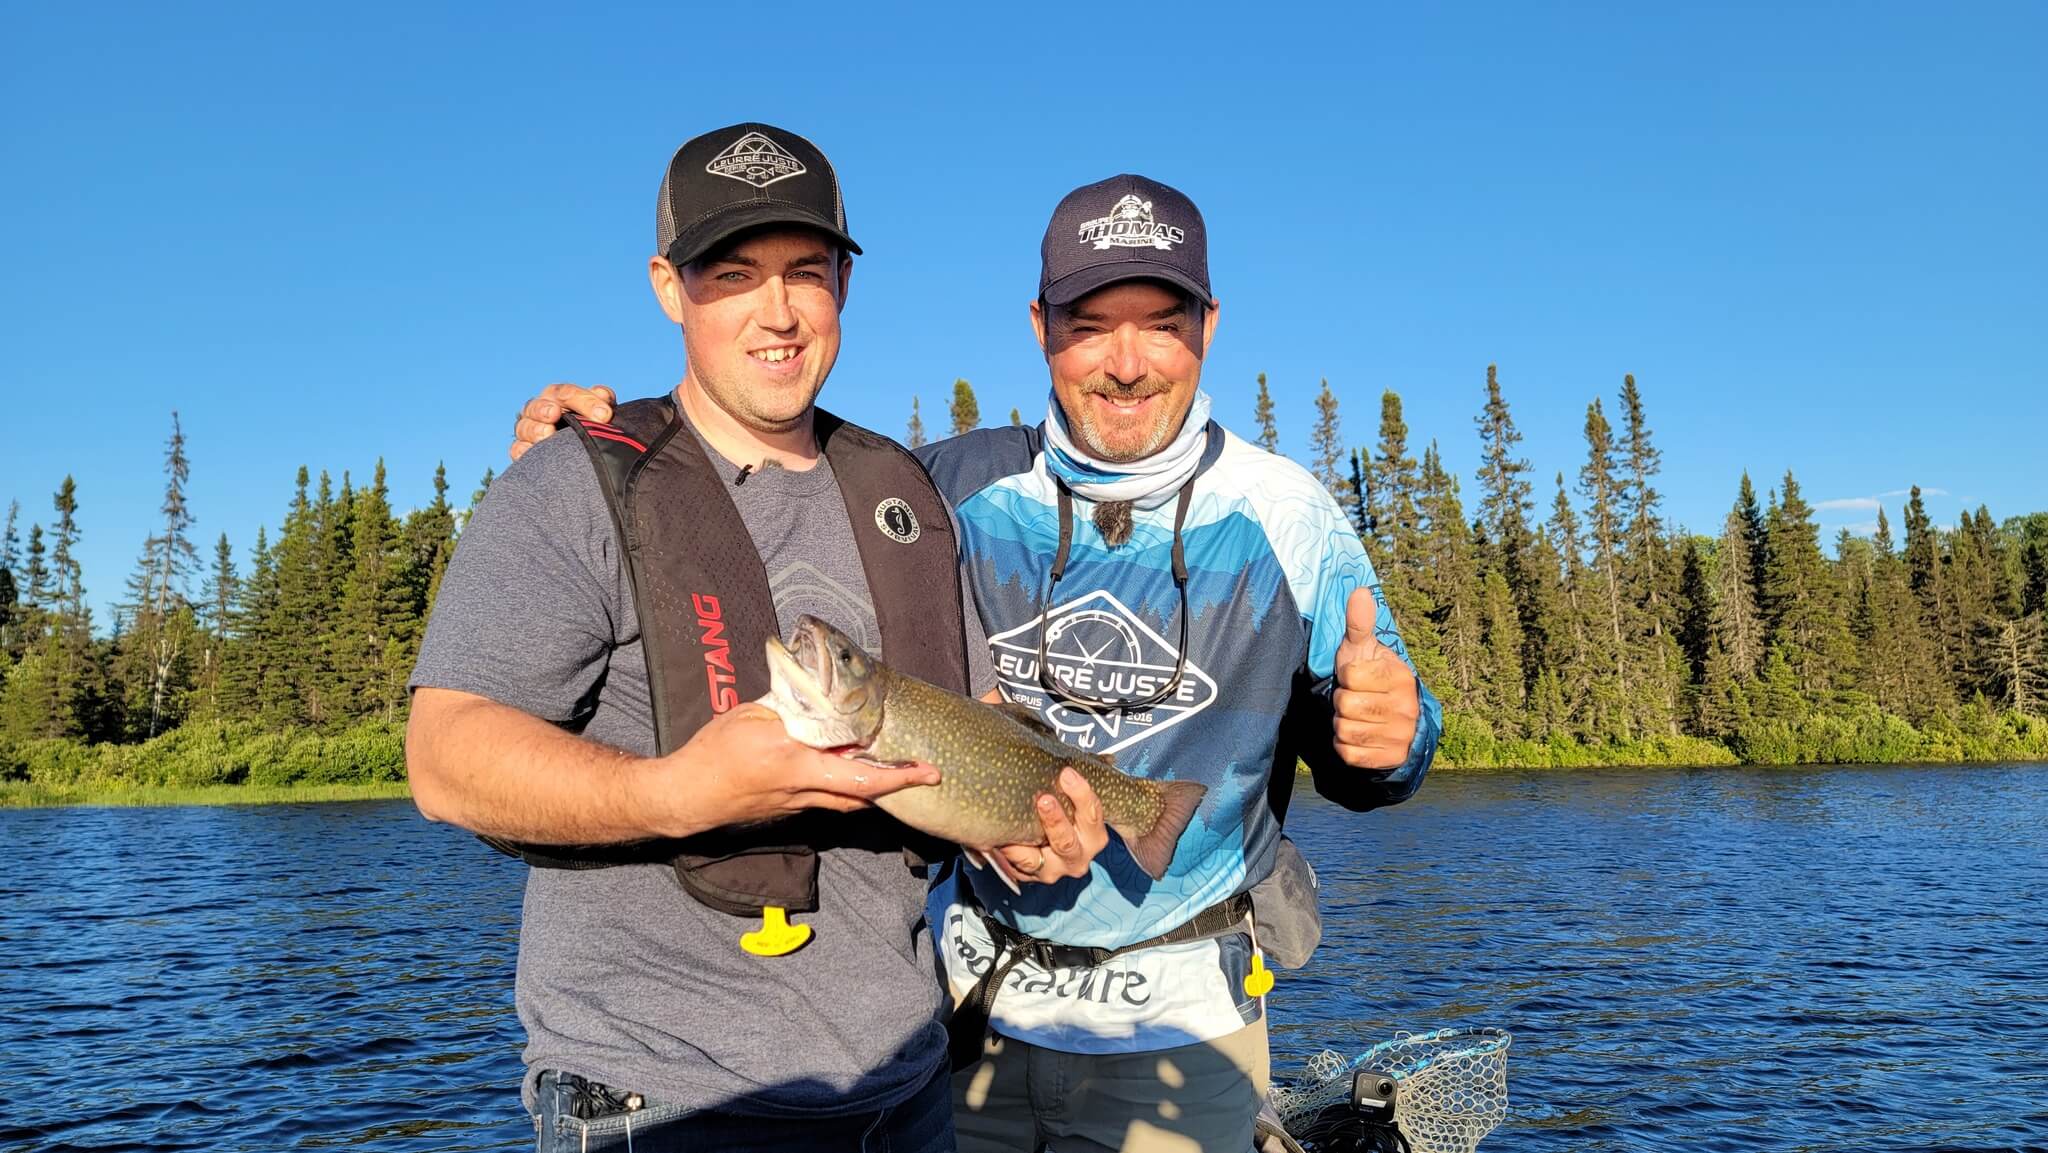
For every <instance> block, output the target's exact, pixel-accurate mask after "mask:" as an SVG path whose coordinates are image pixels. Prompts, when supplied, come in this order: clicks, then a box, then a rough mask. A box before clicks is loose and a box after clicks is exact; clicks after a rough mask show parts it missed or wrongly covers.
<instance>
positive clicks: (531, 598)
mask: <svg viewBox="0 0 2048 1153" xmlns="http://www.w3.org/2000/svg"><path fill="white" fill-rule="evenodd" d="M623 583H624V577H623V568H622V567H621V565H620V563H619V559H618V550H617V542H616V539H615V533H614V529H613V527H612V521H611V515H610V513H609V512H608V511H607V510H606V508H605V505H604V497H603V495H602V493H601V491H600V490H599V488H598V482H597V474H596V471H595V470H594V469H593V468H592V467H591V465H590V460H589V456H588V453H587V451H586V450H585V449H584V447H583V445H582V442H581V441H580V440H578V439H577V438H576V437H574V436H557V437H550V438H549V439H548V440H546V441H543V442H542V443H540V444H538V445H535V446H534V447H533V448H532V449H531V450H530V451H528V452H527V453H526V455H525V456H524V457H522V458H521V459H520V460H519V461H517V462H516V463H514V464H513V465H512V467H511V468H509V469H507V470H506V471H505V473H504V475H502V476H500V477H498V478H497V479H496V480H495V481H493V482H492V483H491V487H490V490H489V491H488V492H487V493H486V494H485V495H484V499H483V503H482V504H481V505H479V506H478V507H477V510H476V512H475V514H474V515H472V516H471V517H470V519H469V523H468V524H467V525H466V526H464V528H463V530H462V535H461V537H460V538H459V539H458V540H457V541H456V545H455V555H454V557H453V558H451V559H450V561H449V562H448V571H447V573H446V574H445V575H444V576H443V577H442V581H441V591H440V595H439V596H438V597H436V598H435V601H434V606H433V611H432V613H431V615H430V616H429V617H428V620H427V632H426V636H425V638H424V639H423V640H422V641H421V643H420V655H419V660H418V662H417V663H416V664H415V665H414V667H413V672H412V679H411V682H410V687H411V688H420V687H422V686H430V687H433V688H443V689H454V690H457V691H460V692H466V693H474V694H476V695H477V696H481V697H487V698H489V699H491V700H493V701H496V702H498V703H499V704H503V705H509V706H510V707H512V708H515V709H518V710H519V711H521V712H524V713H528V714H530V715H532V716H536V717H539V718H541V719H543V720H547V721H552V722H554V723H556V724H572V723H575V722H577V721H580V720H582V719H584V718H586V717H587V715H588V714H589V712H590V710H591V709H592V708H593V707H594V706H595V703H596V696H597V687H598V685H599V684H600V683H602V681H603V679H604V673H605V669H606V668H607V666H608V664H609V662H610V658H611V652H612V650H613V648H614V646H615V644H616V643H617V638H616V635H615V634H616V628H617V624H618V620H619V617H620V613H619V611H618V609H619V605H620V604H621V602H622V597H621V595H620V594H621V589H622V586H623Z"/></svg>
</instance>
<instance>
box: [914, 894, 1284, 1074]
mask: <svg viewBox="0 0 2048 1153" xmlns="http://www.w3.org/2000/svg"><path fill="white" fill-rule="evenodd" d="M963 892H964V890H963ZM966 905H967V907H968V908H970V909H972V910H974V913H975V915H976V916H978V917H980V918H981V923H982V927H983V928H985V929H987V930H988V936H989V940H990V941H992V942H993V943H994V944H995V947H996V955H997V957H998V958H1000V960H998V961H997V962H995V963H993V964H991V965H989V967H988V972H986V973H983V974H982V975H981V978H980V979H979V980H977V981H976V982H975V983H974V987H973V988H971V989H969V990H968V991H967V996H966V997H965V998H964V999H963V1000H962V1001H961V1002H960V1004H959V1006H958V1007H957V1008H955V1009H954V1010H953V1016H952V1018H951V1019H950V1020H948V1021H947V1023H946V1032H947V1034H948V1040H949V1041H950V1044H951V1048H952V1052H953V1068H955V1069H965V1068H967V1067H968V1066H969V1065H972V1064H974V1063H975V1062H976V1061H979V1060H981V1052H982V1047H983V1046H984V1045H985V1044H986V1042H987V1039H988V1025H989V1014H990V1012H991V1010H993V1009H994V1008H995V1003H996V994H997V993H999V992H1001V991H1002V988H1003V978H1004V977H1007V976H1009V974H1010V970H1011V969H1014V968H1016V967H1017V963H1018V962H1019V961H1027V960H1028V961H1030V962H1031V963H1032V964H1034V965H1037V966H1038V967H1039V968H1041V969H1044V970H1046V971H1047V972H1051V971H1052V970H1054V969H1092V968H1094V967H1095V966H1097V965H1100V964H1102V963H1103V962H1104V961H1107V960H1109V959H1110V958H1111V957H1120V956H1122V955H1124V954H1125V953H1135V952H1137V951H1138V950H1140V949H1152V948H1157V947H1158V946H1160V945H1175V944H1179V943H1180V942H1182V941H1195V940H1200V939H1201V938H1203V937H1214V936H1216V935H1217V934H1219V933H1224V932H1228V931H1229V930H1230V929H1232V928H1235V927H1236V926H1238V925H1240V924H1242V923H1243V922H1244V919H1245V918H1246V917H1249V916H1251V913H1252V896H1251V894H1250V893H1239V894H1237V895H1236V896H1233V897H1228V898H1225V899H1224V900H1221V901H1218V902H1216V903H1215V904H1213V905H1211V906H1209V907H1208V908H1206V909H1203V910H1202V911H1201V912H1199V913H1196V914H1195V915H1194V917H1193V918H1191V919H1189V920H1188V921H1187V922H1186V923H1184V924H1181V925H1178V926H1176V927H1174V928H1172V929H1168V930H1167V931H1166V932H1164V933H1161V934H1159V935H1158V936H1156V937H1147V938H1145V939H1144V940H1142V941H1138V942H1135V943H1133V944H1129V945H1124V946H1121V947H1119V948H1115V949H1096V948H1090V947H1088V946H1086V945H1062V944H1059V943H1058V942H1056V941H1046V940H1041V939H1040V938H1038V937H1034V936H1031V935H1030V934H1029V933H1020V932H1018V931H1017V930H1016V929H1013V928H1011V927H1010V926H1008V925H1005V924H1003V923H1002V922H1001V921H998V920H995V919H993V918H991V917H989V916H988V915H986V914H985V913H983V912H982V910H981V906H979V905H977V904H975V903H974V901H973V900H972V898H971V897H970V898H969V899H968V900H967V901H966ZM1004 954H1008V955H1007V956H1004Z"/></svg>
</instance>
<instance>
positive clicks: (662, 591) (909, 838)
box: [486, 396, 969, 917]
mask: <svg viewBox="0 0 2048 1153" xmlns="http://www.w3.org/2000/svg"><path fill="white" fill-rule="evenodd" d="M613 418H614V419H613V421H612V422H611V423H609V424H602V423H598V422H594V421H583V420H581V419H572V420H566V421H564V422H563V425H562V427H564V428H567V429H569V430H571V431H573V432H574V433H575V435H576V436H577V437H578V438H579V439H580V440H581V441H582V442H583V444H584V446H585V447H586V448H587V449H589V451H590V458H591V463H592V465H593V466H594V467H595V468H596V469H597V475H598V480H599V485H600V487H601V488H602V489H603V491H604V497H605V503H606V505H608V506H609V508H610V510H611V515H612V523H613V527H614V529H615V530H616V531H617V533H618V539H619V546H620V555H621V557H622V558H623V559H624V561H625V566H626V573H627V577H628V579H629V581H630V586H631V588H632V595H633V607H634V609H635V611H636V612H637V614H638V616H639V620H640V638H641V646H642V648H643V650H644V651H645V653H646V657H647V679H648V684H649V688H650V696H651V698H652V700H653V703H654V734H655V742H656V745H657V748H658V750H659V752H660V753H661V754H662V755H666V754H668V753H671V752H674V751H675V750H676V749H678V748H681V747H682V746H683V744H685V743H686V742H687V741H689V739H690V738H691V736H693V735H695V733H696V732H697V730H698V729H700V728H702V727H703V726H704V725H706V724H708V723H709V722H710V721H711V719H712V718H713V717H715V716H717V715H718V714H719V713H722V712H725V711H727V710H728V709H731V708H733V707H734V706H736V705H738V704H739V703H740V702H742V701H751V700H755V699H758V698H759V697H761V696H763V695H764V694H766V693H767V692H768V688H769V674H768V667H767V658H766V656H765V648H766V644H767V641H768V638H769V637H771V636H779V635H781V631H782V630H781V627H780V625H779V624H778V622H777V619H776V614H775V603H774V601H773V600H772V599H771V596H770V592H769V586H768V575H767V573H766V571H765V570H764V569H763V568H762V566H761V556H760V553H759V551H757V550H756V548H755V546H754V541H753V538H752V537H751V536H749V535H748V533H747V528H746V525H745V524H744V523H743V522H742V521H741V520H740V515H739V510H738V509H737V508H736V507H734V505H733V503H732V498H731V496H730V495H729V494H728V493H727V492H726V489H725V482H724V480H723V479H722V478H721V477H720V476H719V474H718V471H717V470H716V469H715V468H714V467H713V466H712V463H711V460H710V459H709V457H707V456H706V455H705V452H704V449H703V446H702V445H700V444H699V443H698V441H697V438H696V437H695V436H694V435H692V434H691V433H690V431H689V426H688V425H687V424H686V423H685V422H684V421H683V420H682V419H681V416H680V413H679V412H678V410H677V406H676V402H675V400H674V398H673V397H672V396H663V397H658V398H654V399H649V400H636V401H630V402H628V403H626V404H622V405H619V406H617V407H616V408H615V409H614V412H613ZM814 429H815V432H816V435H817V439H818V445H819V448H820V450H821V451H823V453H824V455H825V459H826V460H828V461H830V462H831V465H832V472H833V475H834V477H835V478H836V479H837V480H838V482H839V491H840V494H841V496H842V497H843V498H844V499H845V502H846V515H847V519H848V520H849V521H850V522H851V524H852V525H853V530H854V531H853V536H854V541H855V544H856V547H857V548H858V550H859V553H860V563H861V569H862V571H863V572H864V573H865V574H866V576H867V582H868V589H869V592H870V595H871V597H872V599H873V602H874V608H875V618H876V620H877V622H878V623H879V624H880V626H881V633H882V654H881V655H882V656H883V658H884V659H885V660H887V661H888V663H889V665H890V666H891V667H892V668H897V669H901V670H902V671H904V672H906V673H908V674H910V675H911V676H914V677H918V678H920V679H922V680H926V681H929V682H931V683H932V684H935V685H940V686H943V687H945V688H948V689H952V690H954V691H956V692H960V693H966V692H968V691H969V684H968V672H967V648H966V645H967V640H966V634H965V630H964V628H963V623H964V622H963V621H962V620H961V603H960V601H961V590H960V562H959V551H958V542H957V541H956V540H955V538H954V534H953V527H952V522H951V521H950V520H949V519H948V518H947V514H946V507H945V504H944V503H943V501H942V500H941V498H940V496H939V493H938V489H937V488H935V487H934V486H933V484H932V481H931V478H930V477H929V476H928V475H926V473H925V471H924V467H923V466H922V465H920V464H918V462H917V460H916V458H914V457H912V456H911V455H910V453H909V452H908V451H906V450H905V449H904V448H903V447H902V446H900V445H898V444H896V443H895V442H894V441H892V440H889V439H888V438H886V437H883V436H880V435H878V434H876V433H873V432H870V431H868V430H867V429H864V428H861V427H859V426H857V425H853V424H848V423H847V422H845V421H843V420H840V419H839V418H837V417H835V416H832V415H830V414H829V413H826V412H825V411H824V410H822V409H819V410H816V420H815V425H814ZM486 840H487V841H488V842H489V843H490V844H492V845H493V847H495V848H498V849H500V850H502V851H504V852H508V853H511V854H513V855H515V856H518V857H520V858H522V859H524V860H525V861H526V862H527V863H528V864H530V865H534V866H536V867H540V868H568V869H591V868H605V867H609V866H614V865H625V864H645V863H649V862H668V863H670V864H672V865H673V866H674V867H675V873H676V879H677V880H678V881H679V882H681V884H682V886H683V889H684V891H686V892H688V893H689V895H690V896H692V897H694V898H696V899H697V900H698V901H700V902H702V903H703V904H705V905H707V906H709V907H711V908H713V909H717V910H719V911H721V912H725V913H730V914H733V915H735V916H742V917H760V916H762V914H763V911H764V910H771V909H776V910H788V911H789V912H810V911H813V910H815V909H816V908H817V907H818V853H819V852H820V851H822V850H825V849H830V848H839V847H856V846H857V847H862V848H869V849H875V850H886V851H894V850H901V851H902V853H903V855H904V857H905V860H906V861H907V862H908V863H909V864H910V865H911V866H913V867H916V866H921V865H923V864H925V863H927V862H934V861H939V860H943V859H944V858H945V857H947V856H949V855H950V854H951V852H952V847H951V846H950V845H947V844H946V843H945V842H942V841H938V840H936V839H935V838H931V837H927V836H925V835H924V834H922V833H918V832H916V831H915V830H912V829H910V828H909V827H907V826H905V825H903V824H901V823H899V822H897V821H896V820H895V818H893V817H890V816H888V815H887V814H885V813H883V812H882V811H881V810H879V809H874V810H867V811H863V812H859V813H833V812H821V811H812V812H806V813H799V814H796V815H794V816H791V817H787V818H784V819H782V820H778V821H773V822H770V823H767V824H764V825H756V826H749V827H747V828H741V829H720V830H714V831H712V832H708V833H702V834H699V835H696V836H692V837H688V838H683V839H680V840H654V841H640V842H635V843H632V844H625V845H563V846H541V845H515V844H510V843H507V842H504V841H500V840H497V839H493V838H486ZM775 916H777V917H779V916H780V914H779V913H777V914H775Z"/></svg>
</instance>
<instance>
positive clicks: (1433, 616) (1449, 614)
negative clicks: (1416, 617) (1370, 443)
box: [1409, 441, 1484, 706]
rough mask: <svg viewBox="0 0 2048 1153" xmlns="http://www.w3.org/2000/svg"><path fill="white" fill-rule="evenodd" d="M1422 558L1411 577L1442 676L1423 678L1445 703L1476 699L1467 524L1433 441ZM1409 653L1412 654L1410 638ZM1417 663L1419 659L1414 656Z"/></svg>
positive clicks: (1425, 465) (1474, 582)
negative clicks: (1414, 576) (1425, 613)
mask: <svg viewBox="0 0 2048 1153" xmlns="http://www.w3.org/2000/svg"><path fill="white" fill-rule="evenodd" d="M1421 489H1422V517H1423V523H1424V525H1425V528H1424V530H1423V538H1422V553H1423V563H1422V564H1421V566H1420V568H1419V570H1418V574H1417V581H1418V584H1419V585H1420V588H1419V590H1418V591H1419V592H1420V593H1421V595H1422V598H1423V599H1424V601H1425V602H1426V603H1427V604H1428V606H1429V608H1428V619H1429V621H1430V625H1431V627H1432V630H1433V631H1434V632H1435V634H1436V637H1437V644H1438V648H1439V651H1440V652H1441V653H1442V657H1443V662H1444V676H1443V677H1442V678H1441V679H1438V680H1436V681H1434V682H1430V680H1429V678H1430V677H1431V676H1432V675H1433V674H1432V672H1431V670H1429V669H1427V668H1423V669H1422V671H1423V675H1424V680H1425V683H1431V687H1432V688H1436V687H1437V686H1438V685H1441V686H1442V688H1440V689H1438V691H1437V695H1438V696H1439V697H1441V698H1443V700H1444V702H1445V704H1446V705H1447V706H1455V705H1460V704H1464V703H1467V702H1472V703H1476V701H1477V694H1478V691H1479V666H1480V663H1481V653H1482V649H1483V645H1484V627H1483V624H1482V622H1481V619H1480V609H1479V577H1478V569H1477V567H1476V566H1475V565H1474V563H1473V555H1472V553H1473V550H1472V543H1471V537H1470V531H1471V530H1470V528H1469V527H1468V525H1467V524H1466V522H1465V511H1464V508H1463V506H1462V504H1461V503H1460V501H1459V499H1458V479H1457V477H1455V476H1453V475H1452V474H1451V473H1450V472H1449V471H1448V470H1447V469H1445V468H1444V467H1443V458H1442V456H1441V454H1440V453H1439V452H1438V450H1437V445H1436V442H1435V441H1431V442H1430V444H1429V447H1428V448H1426V449H1424V450H1423V453H1422V477H1421ZM1409 652H1410V655H1414V654H1415V645H1414V643H1413V640H1412V638H1411V639H1410V644H1409ZM1417 664H1418V667H1421V661H1420V658H1418V659H1417Z"/></svg>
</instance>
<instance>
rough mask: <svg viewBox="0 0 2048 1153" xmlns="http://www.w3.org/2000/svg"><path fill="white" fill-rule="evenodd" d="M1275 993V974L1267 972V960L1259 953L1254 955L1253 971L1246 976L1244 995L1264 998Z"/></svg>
mask: <svg viewBox="0 0 2048 1153" xmlns="http://www.w3.org/2000/svg"><path fill="white" fill-rule="evenodd" d="M1272 991H1273V974H1271V973H1269V972H1267V971H1266V958H1265V956H1264V955H1262V954H1259V953H1253V954H1252V971H1251V972H1249V973H1246V974H1245V975H1244V993H1245V996H1247V997H1263V996H1265V995H1266V994H1268V993H1270V992H1272Z"/></svg>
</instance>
